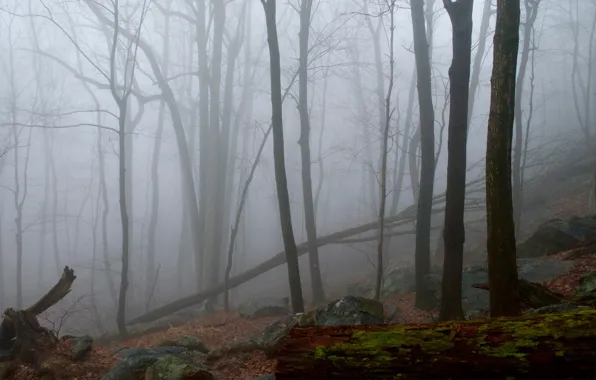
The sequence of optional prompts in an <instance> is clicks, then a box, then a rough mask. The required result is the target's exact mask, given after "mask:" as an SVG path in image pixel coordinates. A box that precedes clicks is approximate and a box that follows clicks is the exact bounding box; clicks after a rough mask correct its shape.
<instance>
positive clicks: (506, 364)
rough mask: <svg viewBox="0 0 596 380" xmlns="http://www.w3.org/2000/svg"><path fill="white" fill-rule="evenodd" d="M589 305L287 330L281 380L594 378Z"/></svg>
mask: <svg viewBox="0 0 596 380" xmlns="http://www.w3.org/2000/svg"><path fill="white" fill-rule="evenodd" d="M594 345H596V310H587V311H580V312H572V313H557V314H544V315H540V316H535V317H523V318H499V319H492V320H491V319H487V320H479V321H469V322H462V323H452V322H446V323H429V324H422V325H369V326H325V327H305V328H294V329H293V330H292V331H291V332H290V333H289V335H288V336H287V337H286V338H285V339H284V340H283V341H282V342H281V343H280V345H279V346H278V349H277V352H276V358H277V368H276V372H275V376H276V379H277V380H287V379H354V380H355V379H396V378H399V379H494V380H496V379H499V380H502V379H506V378H515V379H590V378H596V360H595V359H596V353H595V352H594V349H593V347H594Z"/></svg>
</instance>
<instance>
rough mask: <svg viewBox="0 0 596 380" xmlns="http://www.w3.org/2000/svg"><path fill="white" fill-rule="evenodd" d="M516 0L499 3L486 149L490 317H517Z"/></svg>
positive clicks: (517, 1)
mask: <svg viewBox="0 0 596 380" xmlns="http://www.w3.org/2000/svg"><path fill="white" fill-rule="evenodd" d="M519 7H520V2H519V0H507V1H506V0H498V1H497V22H496V26H495V37H494V43H493V72H492V79H491V104H490V114H489V118H488V136H487V146H486V215H487V232H488V238H487V253H488V278H489V284H490V288H491V292H490V313H491V316H492V317H499V316H514V315H518V314H519V313H520V307H519V294H518V278H517V263H516V247H515V227H514V220H513V199H512V189H511V140H512V137H513V121H514V109H515V73H516V67H517V52H518V47H519V22H520V9H519Z"/></svg>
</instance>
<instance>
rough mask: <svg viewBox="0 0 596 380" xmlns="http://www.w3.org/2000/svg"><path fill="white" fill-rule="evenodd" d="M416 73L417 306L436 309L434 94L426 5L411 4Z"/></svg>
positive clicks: (419, 3) (420, 3)
mask: <svg viewBox="0 0 596 380" xmlns="http://www.w3.org/2000/svg"><path fill="white" fill-rule="evenodd" d="M411 14H412V26H413V33H414V50H415V56H416V71H417V73H418V102H419V108H420V147H421V154H422V159H421V173H420V192H419V195H418V205H417V210H418V211H417V218H416V254H415V267H416V307H418V308H419V309H430V308H432V307H433V306H434V298H433V295H432V292H431V291H430V290H429V289H428V287H427V286H426V282H425V276H426V275H428V274H429V272H430V223H431V214H432V198H433V185H434V173H435V153H434V151H435V138H434V110H433V100H432V93H431V66H430V59H429V48H428V44H427V40H426V33H425V27H424V8H423V4H422V2H419V1H415V2H412V4H411Z"/></svg>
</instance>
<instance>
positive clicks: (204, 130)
mask: <svg viewBox="0 0 596 380" xmlns="http://www.w3.org/2000/svg"><path fill="white" fill-rule="evenodd" d="M206 15H207V11H206V7H205V0H199V1H197V25H196V39H197V51H198V65H199V148H200V149H199V204H198V208H199V220H198V226H197V235H198V237H199V241H202V242H203V241H204V240H205V220H206V212H207V210H206V209H207V199H208V194H207V189H208V182H207V181H208V180H207V168H208V164H209V162H208V157H209V156H208V153H209V77H210V74H209V64H208V61H207V31H206V24H205V17H206ZM204 256H205V249H204V247H203V244H200V245H199V247H198V250H197V248H195V272H196V274H195V275H196V280H197V289H198V290H201V289H202V287H203V285H204V280H205V279H204V278H203V275H202V271H203V263H204V261H205V257H204Z"/></svg>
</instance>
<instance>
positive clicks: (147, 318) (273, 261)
mask: <svg viewBox="0 0 596 380" xmlns="http://www.w3.org/2000/svg"><path fill="white" fill-rule="evenodd" d="M483 179H484V178H478V179H475V180H472V181H470V182H469V183H467V184H466V187H467V188H470V187H473V186H476V185H479V184H481V183H482V182H483ZM444 201H445V194H444V193H443V194H440V195H437V196H435V197H434V198H433V205H437V204H440V203H442V202H444ZM470 203H474V202H470ZM433 212H434V213H437V212H442V209H440V210H436V209H435V210H433ZM415 218H416V205H412V206H410V207H408V208H406V209H404V210H403V211H401V212H399V213H398V214H397V215H394V216H391V217H387V218H385V228H388V229H389V228H395V227H399V226H403V225H405V224H408V223H411V222H413V221H414V220H415ZM378 228H379V222H378V221H375V222H372V223H367V224H363V225H360V226H357V227H353V228H348V229H346V230H342V231H338V232H334V233H331V234H329V235H325V236H319V237H318V238H317V241H316V244H317V246H318V247H322V246H324V245H328V244H343V243H344V242H346V243H356V242H364V241H370V240H375V239H376V238H377V237H376V236H373V237H370V238H369V239H368V240H367V239H358V241H348V240H346V239H348V238H350V237H352V236H355V235H358V234H362V233H364V232H368V231H371V230H375V229H378ZM414 232H415V231H398V232H393V233H392V232H389V234H391V236H396V235H400V234H402V235H405V234H410V233H414ZM296 248H297V250H298V256H302V255H304V254H305V253H307V252H308V243H307V242H304V243H301V244H298V245H297V247H296ZM285 263H286V253H285V251H281V252H278V253H277V254H275V256H273V257H272V258H270V259H269V260H266V261H264V262H262V263H261V264H259V265H257V266H255V267H252V268H251V269H249V270H247V271H245V272H243V273H240V274H238V275H236V276H234V277H232V278H230V279H229V282H228V289H233V288H235V287H237V286H239V285H242V284H244V283H245V282H248V281H250V280H252V279H254V278H256V277H258V276H260V275H262V274H264V273H266V272H268V271H270V270H271V269H274V268H276V267H278V266H280V265H283V264H285ZM225 288H226V287H225V285H224V284H223V283H220V284H219V285H217V286H214V287H212V288H209V289H206V290H203V291H201V292H199V293H195V294H193V295H190V296H188V297H184V298H180V299H178V300H176V301H173V302H170V303H169V304H166V305H164V306H162V307H159V308H157V309H154V310H152V311H150V312H148V313H145V314H143V315H140V316H138V317H136V318H133V319H131V320H130V321H128V322H126V324H127V325H134V324H136V323H147V322H153V321H155V320H157V319H159V318H163V317H166V316H168V315H170V314H173V313H175V312H177V311H178V310H182V309H184V308H187V307H190V306H193V305H196V304H198V303H199V302H202V301H204V300H206V299H209V298H211V297H213V296H216V295H218V294H220V293H223V292H224V291H225Z"/></svg>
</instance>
